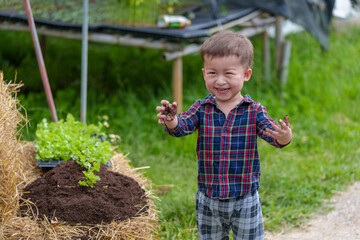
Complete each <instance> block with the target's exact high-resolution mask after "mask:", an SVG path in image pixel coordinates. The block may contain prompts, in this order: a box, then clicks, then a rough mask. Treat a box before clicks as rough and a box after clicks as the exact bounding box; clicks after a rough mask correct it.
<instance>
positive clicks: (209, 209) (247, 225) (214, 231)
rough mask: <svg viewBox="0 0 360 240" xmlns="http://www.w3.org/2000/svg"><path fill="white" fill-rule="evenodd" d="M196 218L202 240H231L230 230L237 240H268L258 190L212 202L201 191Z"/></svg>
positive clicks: (197, 200) (197, 196)
mask: <svg viewBox="0 0 360 240" xmlns="http://www.w3.org/2000/svg"><path fill="white" fill-rule="evenodd" d="M196 218H197V226H198V231H199V240H202V239H214V240H220V239H221V240H227V239H229V232H230V229H232V231H233V236H234V239H237V240H238V239H239V240H240V239H242V240H245V239H246V240H250V239H251V240H264V239H265V237H264V223H263V217H262V213H261V203H260V197H259V193H258V191H253V192H252V193H249V194H246V195H244V196H242V197H240V198H233V199H228V200H218V199H211V198H209V197H207V196H205V194H204V193H202V192H200V191H198V192H197V195H196Z"/></svg>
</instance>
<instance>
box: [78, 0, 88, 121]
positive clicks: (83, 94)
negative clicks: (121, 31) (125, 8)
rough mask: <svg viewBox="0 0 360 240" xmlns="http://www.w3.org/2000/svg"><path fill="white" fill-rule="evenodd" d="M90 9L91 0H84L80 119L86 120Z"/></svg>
mask: <svg viewBox="0 0 360 240" xmlns="http://www.w3.org/2000/svg"><path fill="white" fill-rule="evenodd" d="M88 10H89V1H88V0H84V13H83V24H82V55H81V110H80V120H81V122H83V123H84V122H86V101H87V64H88V32H89V27H88Z"/></svg>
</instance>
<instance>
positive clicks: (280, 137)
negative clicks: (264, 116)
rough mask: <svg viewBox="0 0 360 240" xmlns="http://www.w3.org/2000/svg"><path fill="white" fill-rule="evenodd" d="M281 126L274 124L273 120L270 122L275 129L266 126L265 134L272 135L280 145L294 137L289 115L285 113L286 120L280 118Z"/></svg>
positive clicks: (287, 142)
mask: <svg viewBox="0 0 360 240" xmlns="http://www.w3.org/2000/svg"><path fill="white" fill-rule="evenodd" d="M279 123H280V126H281V127H279V126H278V125H276V124H274V123H273V122H270V124H271V126H272V127H273V128H274V130H275V131H273V130H271V129H269V128H266V129H265V131H264V134H265V135H266V136H269V137H272V138H274V139H276V141H277V142H278V143H279V144H280V145H287V144H289V143H290V141H291V139H292V132H291V127H290V122H289V117H288V116H287V115H285V117H284V120H281V119H280V120H279Z"/></svg>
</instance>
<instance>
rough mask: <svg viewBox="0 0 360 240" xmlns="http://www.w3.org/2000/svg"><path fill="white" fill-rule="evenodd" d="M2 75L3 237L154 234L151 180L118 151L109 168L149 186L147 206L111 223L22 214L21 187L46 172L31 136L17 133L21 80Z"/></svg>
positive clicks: (0, 235)
mask: <svg viewBox="0 0 360 240" xmlns="http://www.w3.org/2000/svg"><path fill="white" fill-rule="evenodd" d="M0 80H1V81H0V95H1V98H0V134H1V135H0V139H1V142H0V144H1V145H0V157H1V160H0V170H1V173H0V207H1V212H0V217H1V225H0V239H3V238H5V239H7V238H8V239H37V240H38V239H154V238H155V236H156V234H157V231H156V229H157V224H158V216H157V211H156V208H155V204H154V203H153V200H154V199H155V196H154V195H153V193H152V191H151V182H150V181H149V179H147V178H145V177H144V176H143V175H141V174H140V173H138V171H137V169H134V168H132V167H130V165H129V162H130V160H128V159H127V157H126V156H125V155H123V154H122V153H115V155H114V156H113V157H112V158H111V159H110V163H111V168H110V169H109V170H111V171H114V172H118V173H121V174H123V175H125V176H128V177H131V178H133V179H134V180H135V181H137V182H138V183H139V185H140V187H141V188H142V189H144V190H145V195H146V198H147V199H148V202H147V206H146V207H147V210H146V211H145V212H143V213H141V214H140V215H139V216H137V217H134V218H131V219H127V220H125V221H112V222H111V223H108V224H76V225H74V224H68V223H66V222H56V221H53V220H49V219H47V218H45V219H44V218H41V219H40V218H38V216H37V213H35V212H33V213H30V214H29V216H26V217H20V216H19V214H18V212H19V200H20V196H21V195H22V190H23V189H24V188H25V186H26V185H28V184H30V183H31V182H33V181H34V180H36V179H37V178H39V177H41V176H42V172H41V170H40V168H39V167H37V166H36V160H35V147H34V144H33V142H21V141H19V138H18V135H19V130H18V128H19V127H18V126H20V129H21V128H23V125H20V124H21V122H22V121H24V120H25V121H26V118H24V117H23V116H22V115H21V113H20V111H19V102H18V101H17V100H16V91H17V89H18V86H16V87H15V86H14V85H10V84H5V83H4V82H3V75H2V74H1V79H0Z"/></svg>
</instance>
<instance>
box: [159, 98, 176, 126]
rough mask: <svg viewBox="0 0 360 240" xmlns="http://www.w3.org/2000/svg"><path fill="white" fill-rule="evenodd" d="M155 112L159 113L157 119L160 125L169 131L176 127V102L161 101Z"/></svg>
mask: <svg viewBox="0 0 360 240" xmlns="http://www.w3.org/2000/svg"><path fill="white" fill-rule="evenodd" d="M156 110H157V111H158V112H159V113H158V115H157V118H158V119H159V120H158V122H159V124H161V125H164V124H165V125H166V127H167V128H169V129H174V128H175V127H176V126H177V125H178V118H177V117H176V113H177V102H173V103H172V104H170V103H169V101H167V100H162V101H161V106H157V107H156Z"/></svg>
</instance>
